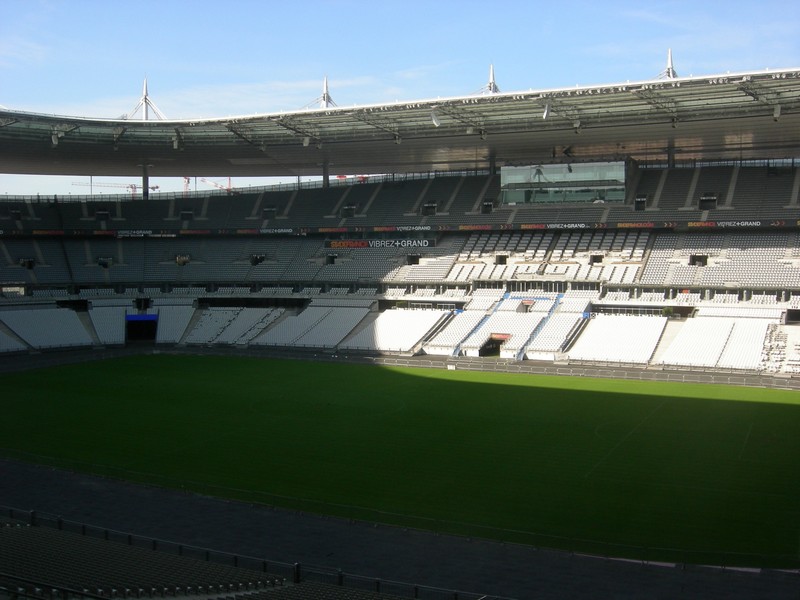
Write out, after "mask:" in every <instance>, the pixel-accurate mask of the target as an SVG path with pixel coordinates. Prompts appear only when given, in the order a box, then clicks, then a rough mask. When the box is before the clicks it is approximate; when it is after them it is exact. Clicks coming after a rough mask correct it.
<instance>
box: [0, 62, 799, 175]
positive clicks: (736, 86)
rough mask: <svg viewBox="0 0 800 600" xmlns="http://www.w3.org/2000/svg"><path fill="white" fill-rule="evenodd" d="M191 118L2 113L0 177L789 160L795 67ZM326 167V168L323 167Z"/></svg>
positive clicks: (795, 150) (795, 121)
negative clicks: (0, 174) (630, 160)
mask: <svg viewBox="0 0 800 600" xmlns="http://www.w3.org/2000/svg"><path fill="white" fill-rule="evenodd" d="M669 75H674V73H667V77H665V78H661V79H654V80H648V81H642V82H635V83H630V82H628V83H621V84H613V85H598V86H584V87H574V88H562V89H550V90H538V91H534V90H531V91H527V92H513V93H486V94H482V95H474V96H463V97H453V98H437V99H435V100H433V99H431V100H421V101H411V102H395V103H390V104H380V105H366V106H353V107H324V108H319V109H313V110H302V111H296V112H281V113H272V114H262V115H255V116H241V117H226V118H214V119H193V120H129V119H125V118H120V119H101V118H84V117H66V116H56V115H44V114H34V113H27V112H19V111H12V110H7V109H0V172H3V173H16V174H53V175H122V176H130V175H140V174H142V171H143V165H147V166H148V171H149V174H150V175H151V176H200V175H203V176H309V175H321V174H322V173H323V168H325V169H326V170H327V171H329V172H330V173H331V174H333V173H338V174H355V173H359V174H361V173H363V174H368V173H369V174H371V173H407V172H424V171H432V170H461V169H485V168H488V167H489V166H490V165H492V164H496V165H497V166H502V165H528V164H537V163H545V162H563V161H588V160H619V159H623V158H627V157H632V158H634V159H637V160H640V161H666V160H667V159H668V157H670V156H672V157H673V158H674V159H675V160H678V161H680V160H686V159H688V160H728V159H729V160H739V159H770V158H774V159H779V158H794V157H798V156H800V69H789V70H771V71H761V72H751V73H738V74H726V75H718V76H706V77H675V76H672V77H670V76H669ZM324 166H325V167H324Z"/></svg>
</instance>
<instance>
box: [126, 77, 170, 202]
mask: <svg viewBox="0 0 800 600" xmlns="http://www.w3.org/2000/svg"><path fill="white" fill-rule="evenodd" d="M140 108H141V109H142V117H143V119H142V120H144V121H148V120H149V117H150V112H149V111H150V109H153V113H155V115H156V117H158V119H159V120H161V121H164V120H166V117H165V116H164V113H162V112H161V111H160V110H158V107H157V106H156V105H155V103H154V102H153V101H152V100H151V99H150V96H149V95H148V93H147V77H145V78H144V84H143V85H142V97H141V98H139V102H137V103H136V106H134V107H133V110H132V111H131V112H129V113H128V114H127V115H126V116H125V118H126V119H133V117H134V115H135V114H136V113H137V112H138V111H139V109H140ZM120 137H121V136H120ZM139 166H141V167H142V200H147V199H148V198H149V197H150V173H149V171H148V167H150V166H152V165H149V164H147V161H146V160H143V161H142V164H141V165H139Z"/></svg>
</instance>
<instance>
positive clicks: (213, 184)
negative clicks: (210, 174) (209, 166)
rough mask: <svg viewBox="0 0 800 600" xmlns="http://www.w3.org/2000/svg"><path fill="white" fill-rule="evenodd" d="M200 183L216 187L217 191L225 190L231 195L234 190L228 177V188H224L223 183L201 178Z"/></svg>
mask: <svg viewBox="0 0 800 600" xmlns="http://www.w3.org/2000/svg"><path fill="white" fill-rule="evenodd" d="M200 181H202V182H203V183H207V184H208V185H211V186H214V187H215V188H217V189H220V190H225V191H226V192H228V193H229V194H230V193H231V191H232V190H233V187H231V178H230V177H228V185H227V186H224V185H222V184H221V183H217V182H216V181H211V180H210V179H206V178H205V177H201V178H200Z"/></svg>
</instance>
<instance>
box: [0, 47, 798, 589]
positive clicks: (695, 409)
mask: <svg viewBox="0 0 800 600" xmlns="http://www.w3.org/2000/svg"><path fill="white" fill-rule="evenodd" d="M142 102H143V104H144V105H145V106H146V105H147V104H148V102H149V98H148V95H147V89H146V87H145V91H144V94H143V96H142ZM798 132H800V70H798V69H786V70H770V71H759V72H755V71H754V72H743V73H735V74H731V73H728V74H725V75H715V76H703V77H679V76H678V75H677V74H676V73H675V70H674V69H673V68H672V64H671V61H670V62H669V64H668V67H667V69H666V70H665V72H664V73H663V74H662V76H660V77H658V78H656V79H652V80H646V81H641V82H634V83H631V82H627V83H624V84H609V85H597V86H586V87H580V86H579V87H572V88H556V89H547V90H539V91H529V92H515V93H506V92H501V91H499V90H498V89H497V86H496V84H495V82H494V77H493V74H492V75H490V79H489V84H488V85H487V86H486V88H485V89H484V90H482V92H481V93H479V94H475V95H470V96H461V97H452V98H437V99H435V100H420V101H407V102H406V101H404V102H397V103H385V104H376V105H366V106H356V107H338V106H335V105H334V104H333V103H332V102H331V101H330V95H329V93H328V88H327V83H326V85H325V87H324V91H323V96H322V99H321V102H320V105H319V106H318V107H316V108H313V109H308V110H302V111H296V112H283V113H274V114H264V115H255V116H247V117H235V118H234V117H231V118H224V119H195V120H191V121H189V120H162V119H152V120H148V119H146V118H145V119H141V120H131V119H100V118H89V117H80V118H78V117H62V116H54V115H44V114H38V113H28V112H21V111H12V110H7V109H0V164H2V168H3V171H4V172H6V173H17V174H41V175H96V176H100V175H124V176H131V177H136V178H141V185H140V186H138V187H136V188H134V192H133V193H132V194H131V193H126V194H122V195H119V196H110V195H107V194H105V195H102V196H100V195H87V196H78V195H74V194H70V195H69V196H64V195H50V194H37V193H36V190H31V194H30V195H28V196H24V197H12V196H6V197H4V198H2V202H0V253H2V261H0V294H1V296H0V351H1V352H2V353H3V363H2V364H3V371H4V374H3V376H2V379H1V380H0V381H2V386H3V390H4V406H5V408H6V419H7V420H8V422H10V423H15V424H16V425H15V428H14V431H13V432H8V433H7V436H6V439H5V441H4V442H3V444H2V445H3V449H2V453H3V456H4V457H6V459H7V460H6V462H5V463H4V465H5V467H6V469H7V472H8V475H7V477H6V481H7V482H14V485H13V486H12V485H11V484H8V487H9V488H11V487H16V485H17V484H18V485H19V487H20V488H23V487H24V485H23V481H28V482H29V485H32V486H34V487H36V486H39V487H40V489H42V490H45V489H49V490H51V491H50V492H49V493H51V494H52V496H51V497H50V500H48V501H47V502H44V501H43V500H42V498H38V499H35V496H25V495H24V493H23V492H21V491H18V492H19V493H18V494H17V495H15V493H11V492H10V491H6V492H5V493H4V496H3V497H4V498H7V499H8V498H27V500H26V501H27V502H29V504H28V505H27V506H19V505H12V504H10V503H9V501H8V500H6V501H4V503H5V504H8V506H6V508H5V512H4V517H3V520H4V523H3V525H4V526H3V528H2V534H3V536H4V539H3V541H2V542H0V550H2V551H3V553H4V559H3V561H4V562H3V563H2V564H3V565H4V566H3V568H2V569H0V570H2V571H3V572H2V573H0V583H2V588H3V590H4V593H5V594H6V595H8V596H10V597H26V598H54V597H59V598H67V597H76V598H78V597H83V598H97V597H103V598H108V597H130V596H136V597H141V596H142V595H147V596H153V595H162V596H163V595H176V596H179V595H186V596H197V597H233V596H235V597H237V598H245V596H247V597H254V598H255V597H259V598H263V599H269V598H354V599H359V598H364V599H365V600H366V599H370V598H398V597H419V598H475V599H477V598H501V597H512V596H513V597H519V598H521V597H573V595H574V597H578V596H579V595H581V594H585V593H586V588H585V587H580V585H577V587H576V588H575V589H573V590H571V589H567V588H564V587H555V588H550V589H549V586H551V585H552V586H554V585H555V584H548V583H547V580H546V579H545V580H542V579H535V578H534V579H535V581H536V582H537V583H536V586H537V587H535V588H534V587H526V586H525V583H524V581H525V580H526V579H527V578H528V576H527V575H526V574H525V573H524V572H519V571H518V570H517V571H515V574H514V575H512V574H510V573H506V574H505V577H507V578H508V580H509V581H512V580H513V581H515V583H514V584H513V585H510V586H506V587H504V586H503V585H498V587H497V588H496V589H495V588H494V586H493V585H492V584H491V583H490V582H492V581H495V582H497V581H498V580H499V579H502V577H503V576H501V575H496V574H491V573H490V572H489V571H490V568H489V567H488V566H487V565H488V564H489V559H488V558H487V556H488V555H489V554H490V552H489V550H486V547H485V546H483V545H488V546H491V547H492V548H494V550H493V551H492V552H495V553H498V554H496V556H497V557H496V558H494V559H493V560H494V561H496V562H497V563H504V561H508V562H507V564H509V565H517V564H518V563H517V562H515V561H517V560H521V561H531V562H530V563H529V564H538V565H540V569H547V570H552V572H553V573H559V575H558V577H566V576H565V575H564V571H568V572H570V573H577V572H581V573H584V575H582V576H583V577H585V578H586V581H588V582H589V583H587V584H586V585H588V586H594V589H598V587H602V585H609V586H610V585H611V584H610V583H608V581H607V580H609V579H614V580H615V581H619V582H622V583H620V584H619V585H621V586H623V587H621V588H613V587H608V588H606V591H605V592H598V595H597V596H595V597H621V596H619V595H616V596H614V595H613V594H620V593H622V592H620V591H619V590H620V589H622V590H636V589H638V590H645V589H646V590H654V589H656V590H659V589H660V590H662V591H663V593H664V594H665V595H667V596H674V597H679V596H681V594H684V593H687V594H688V596H686V597H691V596H694V597H697V596H698V595H699V596H701V597H702V596H706V592H708V591H709V590H710V589H716V590H724V591H723V592H720V593H722V594H723V595H725V597H749V598H754V597H761V596H759V594H760V593H763V594H766V595H765V596H763V597H772V598H774V597H782V594H785V593H787V590H794V591H792V592H791V593H796V589H797V587H796V586H797V569H798V566H800V554H798V546H797V540H798V535H800V530H798V521H797V501H796V498H797V497H798V491H800V479H798V473H800V470H799V469H798V462H797V457H798V456H800V454H798V452H797V451H798V450H800V448H798V442H797V437H796V431H797V429H796V428H795V427H794V426H795V425H796V424H797V419H798V415H797V390H798V389H800V168H798V166H800V165H798V164H797V157H798V156H800V136H798ZM339 173H357V174H358V175H338V174H339ZM252 175H258V176H275V177H287V176H289V177H298V182H297V184H286V183H283V184H279V185H275V186H271V187H263V188H258V189H253V188H242V189H237V188H233V187H231V188H226V189H220V190H214V191H211V192H207V191H202V192H197V191H190V190H188V189H187V190H186V191H184V192H183V193H157V192H153V191H152V190H151V189H150V188H151V185H150V183H149V180H150V177H153V176H159V177H176V178H177V177H185V178H191V177H212V176H216V177H219V176H252ZM301 175H302V176H313V177H314V178H315V179H314V180H313V181H306V182H300V180H299V177H300V176H301ZM56 399H57V401H56ZM109 402H111V403H112V404H113V409H109V407H108V406H109ZM122 415H124V417H123V416H122ZM36 465H46V466H47V468H41V467H37V466H36ZM94 477H97V479H94ZM31 481H33V482H35V483H32V484H31V483H30V482H31ZM109 482H116V485H119V486H120V488H119V489H120V490H121V491H120V492H119V493H120V494H121V495H125V496H127V497H129V498H138V497H139V496H140V495H142V494H145V495H146V494H153V495H156V494H164V496H165V498H166V497H168V498H170V500H168V501H169V502H174V503H177V505H184V506H186V507H187V508H186V510H187V511H188V510H189V509H188V506H189V505H190V504H193V503H195V504H197V505H198V506H199V505H200V504H201V503H211V504H209V505H208V506H209V507H208V508H207V510H209V511H210V512H209V513H208V514H209V515H210V514H213V512H214V510H213V509H212V508H211V505H212V504H213V502H215V501H216V500H215V499H216V498H225V499H227V501H228V502H230V503H231V504H230V505H229V506H228V505H226V506H228V508H226V510H230V511H231V514H233V512H234V511H239V510H244V509H243V508H241V507H240V505H239V504H237V503H240V502H243V503H245V504H246V503H251V504H256V505H259V506H261V507H270V509H269V511H271V512H268V514H271V515H273V520H277V519H275V517H274V515H278V516H281V515H282V524H278V523H272V524H271V525H270V527H274V528H275V531H276V532H277V531H278V530H279V529H281V528H283V529H284V530H285V533H284V535H285V536H286V537H287V538H298V539H302V536H303V533H302V531H303V530H302V527H301V526H298V525H295V526H294V528H293V527H292V523H291V522H292V520H293V519H295V518H297V515H298V514H300V513H302V514H303V515H305V518H307V519H311V520H319V519H330V520H332V522H334V521H335V523H336V524H337V526H339V527H343V528H344V530H346V531H348V532H349V533H347V534H345V535H352V536H353V537H354V538H356V537H358V539H359V540H360V542H359V543H361V544H364V545H363V546H362V547H361V553H362V554H364V555H367V556H368V555H370V554H371V553H372V552H373V548H374V549H375V550H374V552H375V553H378V550H377V548H379V547H380V548H382V547H381V546H379V545H378V543H379V542H378V540H377V539H375V538H374V537H369V535H373V534H369V531H370V529H369V528H370V527H372V528H373V529H374V530H376V531H378V530H380V531H381V532H382V531H384V528H387V527H388V528H396V531H397V535H413V536H426V535H432V536H433V537H431V538H427V537H425V538H423V539H424V540H427V541H426V542H425V543H426V544H431V545H432V542H431V541H430V540H436V539H440V538H439V536H454V539H457V540H459V541H458V542H457V543H460V544H465V545H470V544H473V546H472V547H473V548H477V547H479V546H480V547H481V548H483V549H484V554H483V557H482V558H478V559H477V560H478V563H477V564H473V566H472V570H474V571H485V572H486V576H485V578H481V577H480V575H478V574H475V573H472V574H471V575H470V576H468V577H464V576H463V575H462V576H458V575H456V574H454V573H448V572H447V571H446V569H442V570H440V572H439V577H438V578H437V577H436V576H434V575H430V574H429V573H427V572H426V574H425V576H424V577H423V578H424V579H425V581H419V580H416V581H411V580H412V579H413V578H414V577H413V575H411V576H409V575H408V572H407V571H406V572H403V574H402V575H400V576H399V577H395V576H393V575H382V576H381V577H380V578H378V577H377V576H376V575H375V572H374V571H373V570H372V569H374V568H375V567H374V566H362V567H361V568H362V569H363V570H361V571H359V572H356V574H354V575H351V574H350V569H346V571H347V572H343V571H341V570H337V569H338V568H339V567H340V565H337V564H334V563H332V562H331V561H328V562H324V563H323V562H322V560H323V559H322V558H318V559H317V560H320V562H319V563H317V564H318V565H319V566H318V567H317V568H305V567H304V566H302V565H301V564H300V563H299V561H297V559H296V556H297V555H282V556H266V557H262V558H260V559H255V558H246V557H252V556H256V555H259V556H261V555H260V554H257V553H258V552H259V550H257V549H248V548H251V547H249V546H247V544H245V543H244V542H243V543H242V547H243V548H244V550H239V549H231V550H223V549H221V548H214V549H212V550H208V549H204V548H209V544H207V543H206V544H199V543H194V542H192V541H191V540H189V541H185V540H180V539H175V537H173V536H177V535H179V534H177V533H174V532H171V531H170V530H168V529H159V530H157V531H156V532H153V530H152V529H150V530H148V531H147V532H141V533H140V532H139V531H131V529H127V530H125V529H122V527H123V526H119V525H114V524H107V525H102V526H101V525H95V524H93V523H91V522H89V523H87V522H86V519H81V518H79V516H70V517H67V518H63V515H64V514H70V515H75V514H76V513H75V512H72V513H69V511H68V506H67V504H69V502H72V503H81V502H84V501H83V500H79V499H73V498H72V496H71V494H73V489H74V488H80V487H81V486H84V487H88V486H97V487H98V488H100V487H103V486H106V485H109V486H110V485H112V484H111V483H109ZM126 482H128V483H126ZM131 482H132V483H131ZM136 484H143V485H144V486H145V487H141V486H140V485H136ZM56 489H59V490H61V491H60V492H54V491H53V490H56ZM143 490H145V491H143ZM147 490H149V491H147ZM175 490H178V491H179V492H178V491H175ZM61 493H63V497H64V498H65V499H66V498H70V500H69V502H67V503H66V504H64V505H60V504H59V498H58V496H59V495H60V494H61ZM74 493H75V494H77V493H78V492H77V491H75V492H74ZM98 493H99V492H98ZM103 493H105V492H103ZM178 493H180V494H182V495H178V496H169V495H170V494H178ZM195 494H198V495H195ZM121 497H122V496H120V497H118V498H117V500H115V502H119V501H120V500H119V498H121ZM75 498H78V496H75ZM148 498H149V496H148ZM176 498H177V499H176ZM129 501H130V500H129ZM149 501H150V500H145V499H142V500H141V502H142V503H143V504H144V503H146V502H149ZM234 505H235V506H234ZM166 506H167V505H166V504H165V505H164V507H165V508H163V509H161V510H162V511H163V512H164V513H166V512H168V511H170V510H180V509H176V508H170V509H167V508H166ZM215 506H216V505H215ZM242 506H243V505H242ZM237 507H238V508H237ZM151 510H152V512H154V513H155V512H159V510H160V509H158V508H152V509H151ZM198 510H200V509H199V508H198ZM217 510H220V509H217ZM284 511H286V512H284ZM80 514H81V513H80V512H78V513H77V515H80ZM207 518H209V520H212V519H213V518H214V517H209V516H207ZM231 518H233V517H231ZM254 518H255V517H252V516H242V517H241V519H242V520H243V522H247V519H254ZM259 518H262V517H259ZM263 518H266V517H263ZM265 526H266V525H265ZM326 526H327V525H326ZM245 527H246V526H245ZM428 532H433V533H428ZM269 534H270V532H267V535H269ZM275 535H278V534H277V533H275ZM338 535H340V536H341V535H342V533H341V532H340V533H339V534H338ZM374 535H378V534H377V533H375V534H374ZM360 536H365V537H364V538H363V539H362V538H361V537H360ZM244 538H246V536H245V535H244V534H243V535H242V539H244ZM200 539H202V536H201V537H200ZM161 540H169V541H161ZM305 543H306V544H314V542H313V541H311V539H310V538H309V539H307V540H306V541H305ZM317 543H319V542H317ZM373 545H374V546H373ZM506 545H507V546H506ZM197 546H202V548H198V547H197ZM252 548H255V547H252ZM506 548H511V549H510V550H508V552H514V553H518V555H519V556H524V557H525V558H524V559H523V558H511V557H509V556H507V555H505V554H504V552H505V551H506V550H505V549H506ZM498 549H502V552H501V550H498ZM383 551H384V550H381V552H383ZM48 552H50V554H48ZM386 552H389V551H388V550H386ZM419 552H421V553H422V552H423V551H422V550H419ZM448 552H449V553H451V554H452V555H453V556H455V555H457V554H458V553H459V552H462V550H459V551H456V550H448ZM476 552H477V550H476ZM528 552H534V553H535V554H536V556H537V558H535V559H534V558H531V557H530V556H529V555H528V554H526V553H528ZM53 553H57V554H53ZM154 555H158V557H157V558H154ZM298 555H299V554H298ZM41 556H45V557H47V556H49V557H51V558H50V559H48V558H44V559H41V558H38V557H41ZM53 556H60V557H61V558H58V559H55V560H53V559H52V557H53ZM65 556H70V557H76V558H75V560H74V562H72V559H71V560H70V561H67V560H66V559H65V558H63V557H65ZM515 556H517V555H516V554H515ZM20 557H26V558H23V559H20ZM333 560H335V559H333ZM397 560H399V559H398V558H397V557H393V556H391V554H390V556H389V558H388V559H387V561H389V562H393V561H397ZM465 560H467V559H465ZM484 560H485V561H486V562H482V561H484ZM536 561H538V562H536ZM360 564H362V565H363V563H360ZM126 565H128V567H127V568H126ZM130 565H135V566H134V568H133V569H131V568H130ZM701 565H705V566H701ZM462 566H463V565H462ZM631 566H633V570H630V567H631ZM531 568H535V567H531ZM456 570H458V569H456ZM512 570H514V569H513V567H511V568H509V569H508V571H512ZM131 571H133V572H131ZM434 571H435V570H434ZM386 572H387V573H392V571H391V570H387V571H386ZM417 572H421V571H417ZM165 573H169V574H170V576H166V575H165ZM412 573H413V570H412ZM137 576H138V577H139V579H137ZM539 577H541V576H539ZM397 579H400V580H402V581H410V583H408V584H404V583H398V582H397ZM429 582H432V583H430V584H429ZM599 582H605V583H602V584H601V583H599ZM561 585H562V586H563V585H564V584H563V583H562V584H561ZM637 586H639V587H637ZM497 589H499V590H501V591H496V590H497ZM534 589H535V590H536V593H535V594H534V592H533V590H534ZM460 590H465V591H460ZM659 593H660V592H659ZM634 595H636V594H635V593H634ZM786 597H788V596H786Z"/></svg>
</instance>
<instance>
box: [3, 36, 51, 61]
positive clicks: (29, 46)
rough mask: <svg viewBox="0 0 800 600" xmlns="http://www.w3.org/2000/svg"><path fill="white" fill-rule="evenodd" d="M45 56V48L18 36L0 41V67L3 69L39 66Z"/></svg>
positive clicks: (46, 52) (46, 51)
mask: <svg viewBox="0 0 800 600" xmlns="http://www.w3.org/2000/svg"><path fill="white" fill-rule="evenodd" d="M47 54H48V50H47V48H46V47H45V46H42V45H41V44H37V43H36V42H32V41H30V40H27V39H24V38H21V37H18V36H10V37H3V38H1V39H0V67H3V68H11V67H24V66H28V65H31V64H40V63H42V62H44V60H45V59H46V58H47Z"/></svg>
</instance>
